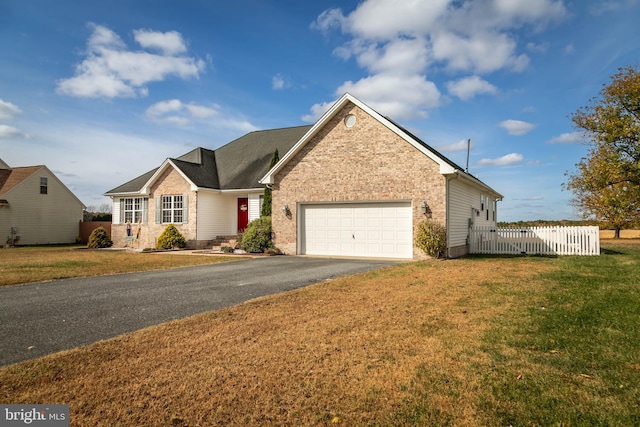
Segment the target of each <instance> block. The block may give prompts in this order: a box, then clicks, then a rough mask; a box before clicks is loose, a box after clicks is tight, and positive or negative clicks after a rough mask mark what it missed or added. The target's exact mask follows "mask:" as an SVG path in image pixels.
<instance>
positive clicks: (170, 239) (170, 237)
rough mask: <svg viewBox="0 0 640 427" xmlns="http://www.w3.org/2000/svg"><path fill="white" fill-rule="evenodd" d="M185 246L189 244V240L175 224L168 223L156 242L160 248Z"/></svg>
mask: <svg viewBox="0 0 640 427" xmlns="http://www.w3.org/2000/svg"><path fill="white" fill-rule="evenodd" d="M185 246H187V241H186V240H185V239H184V236H183V235H182V234H180V232H179V231H178V229H177V228H176V226H175V225H173V224H169V225H167V228H165V229H164V231H163V232H162V234H161V235H160V237H158V241H157V242H156V248H158V249H173V248H184V247H185Z"/></svg>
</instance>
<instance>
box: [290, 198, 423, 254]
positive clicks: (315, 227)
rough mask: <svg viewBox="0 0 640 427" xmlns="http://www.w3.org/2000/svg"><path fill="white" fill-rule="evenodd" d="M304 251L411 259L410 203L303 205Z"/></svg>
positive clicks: (302, 243)
mask: <svg viewBox="0 0 640 427" xmlns="http://www.w3.org/2000/svg"><path fill="white" fill-rule="evenodd" d="M301 214H302V218H301V219H302V229H301V252H302V253H306V254H310V255H338V256H366V257H392V258H411V257H412V256H413V245H412V210H411V203H410V202H396V203H362V204H356V203H342V204H341V203H335V204H317V205H316V204H314V205H302V206H301Z"/></svg>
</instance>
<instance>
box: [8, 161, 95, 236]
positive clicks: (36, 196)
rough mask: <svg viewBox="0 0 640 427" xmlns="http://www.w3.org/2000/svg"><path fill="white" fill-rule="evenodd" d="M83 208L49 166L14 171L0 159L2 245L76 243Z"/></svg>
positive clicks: (22, 168) (19, 168) (15, 169)
mask: <svg viewBox="0 0 640 427" xmlns="http://www.w3.org/2000/svg"><path fill="white" fill-rule="evenodd" d="M84 208H85V206H84V205H83V204H82V202H81V201H80V200H78V198H77V197H76V196H75V195H74V194H73V193H72V192H71V190H69V189H68V188H67V187H66V186H65V185H64V184H63V183H62V182H61V181H60V180H59V179H58V178H57V177H56V176H55V175H54V174H53V172H51V171H50V170H49V169H48V168H47V167H46V166H42V165H41V166H27V167H18V168H11V167H9V166H8V165H7V164H6V163H4V162H3V161H2V160H0V233H1V234H0V238H1V239H3V241H2V244H5V243H9V244H11V243H16V244H19V245H38V244H49V243H74V242H75V241H76V238H77V237H78V230H79V225H78V224H79V223H80V221H82V211H83V209H84ZM5 239H6V240H5Z"/></svg>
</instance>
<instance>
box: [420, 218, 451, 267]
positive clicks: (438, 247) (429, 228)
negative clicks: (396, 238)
mask: <svg viewBox="0 0 640 427" xmlns="http://www.w3.org/2000/svg"><path fill="white" fill-rule="evenodd" d="M416 246H418V247H419V248H420V249H422V250H423V251H424V253H425V254H427V255H429V256H431V257H433V258H444V257H445V255H446V253H447V229H446V228H445V227H444V226H443V225H441V224H439V223H437V222H435V221H432V220H430V219H425V220H424V221H422V222H420V223H419V224H418V232H417V234H416Z"/></svg>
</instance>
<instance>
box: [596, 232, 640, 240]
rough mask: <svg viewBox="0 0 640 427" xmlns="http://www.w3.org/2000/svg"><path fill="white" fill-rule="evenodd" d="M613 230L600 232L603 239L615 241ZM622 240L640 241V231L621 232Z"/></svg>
mask: <svg viewBox="0 0 640 427" xmlns="http://www.w3.org/2000/svg"><path fill="white" fill-rule="evenodd" d="M614 234H615V233H614V231H613V230H600V238H601V239H607V240H608V239H613V236H614ZM620 238H621V239H636V240H637V239H640V230H620Z"/></svg>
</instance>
